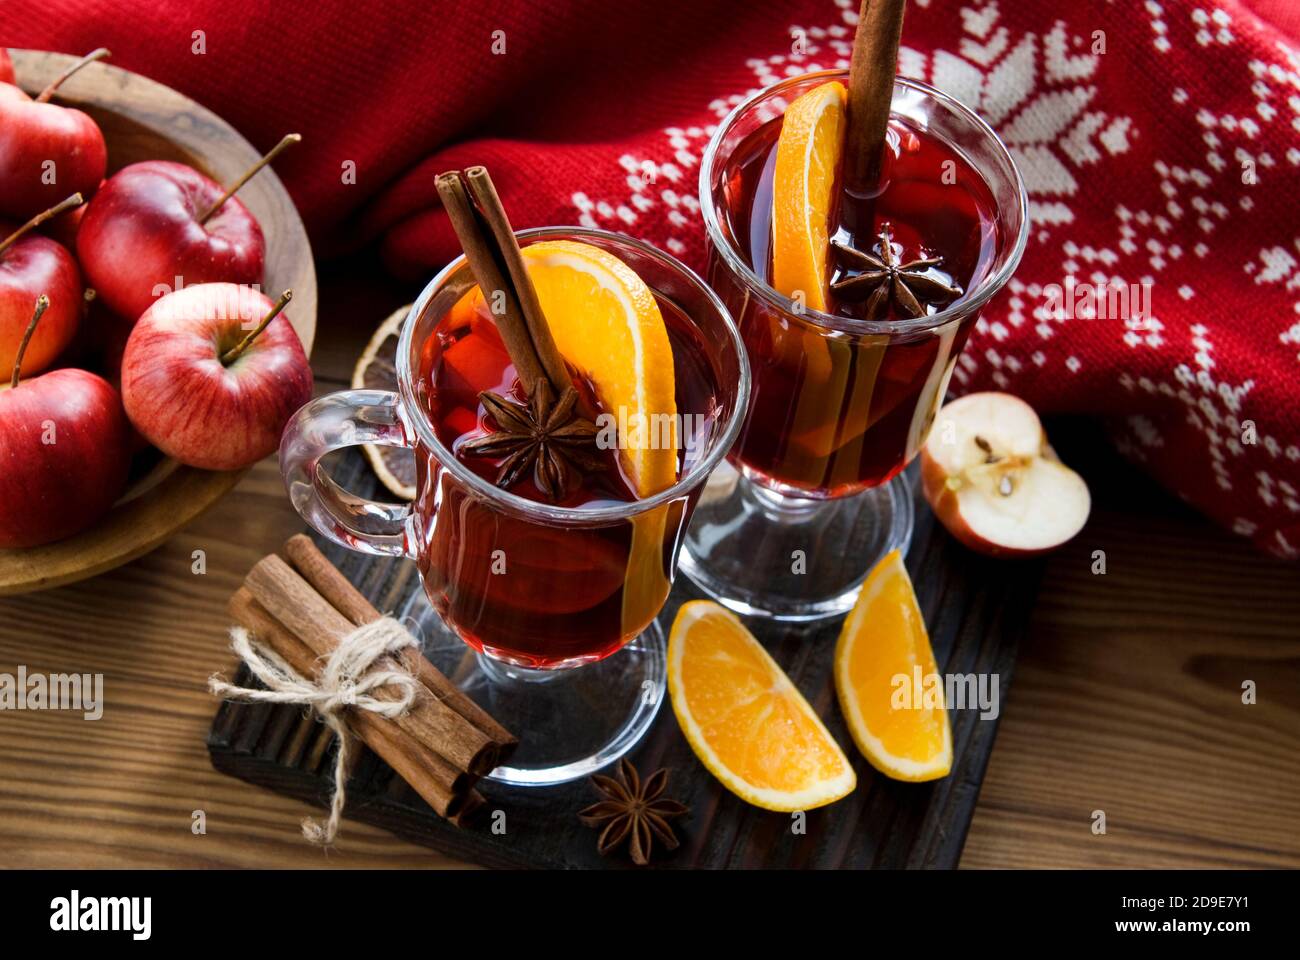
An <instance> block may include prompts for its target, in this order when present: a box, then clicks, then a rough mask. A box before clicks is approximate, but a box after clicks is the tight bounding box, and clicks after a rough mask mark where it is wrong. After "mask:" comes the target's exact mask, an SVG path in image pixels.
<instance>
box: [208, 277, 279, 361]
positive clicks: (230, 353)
mask: <svg viewBox="0 0 1300 960" xmlns="http://www.w3.org/2000/svg"><path fill="white" fill-rule="evenodd" d="M292 299H293V291H292V290H286V291H284V293H282V294H280V299H279V300H277V301H275V306H273V307H272V308H271V312H270V313H268V314H267V315H266V316H265V317H263V318H262V322H261V323H259V324H258V325H257V329H256V330H254V331H253V332H252V333H250V334H249V335H248V336H246V337H245V338H244V339H243V340H240V341H239V342H238V343H237V344H235V345H234V346H233V347H231V348H230V349H229V350H227V351H226V352H225V353H223V354H222V355H221V364H222V366H226V367H228V366H230V365H231V364H232V363H234V362H235V361H236V360H238V359H239V358H240V357H241V356H242V355H243V353H244V351H245V350H247V349H248V345H249V344H250V343H252V342H253V341H254V340H256V339H257V338H258V337H259V336H260V335H261V333H262V331H263V330H265V329H266V328H267V327H269V326H270V325H271V321H272V320H274V319H275V318H276V317H278V316H279V315H280V311H281V310H283V309H284V308H285V307H286V306H287V305H288V303H289V301H290V300H292Z"/></svg>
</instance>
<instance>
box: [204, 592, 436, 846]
mask: <svg viewBox="0 0 1300 960" xmlns="http://www.w3.org/2000/svg"><path fill="white" fill-rule="evenodd" d="M230 646H231V648H232V649H233V650H234V651H235V653H236V654H238V655H239V659H240V660H242V661H243V662H244V663H245V664H246V665H247V666H248V669H249V670H251V671H252V673H253V676H255V677H257V679H258V680H260V681H262V683H263V684H264V685H265V686H266V688H267V689H265V690H254V689H251V688H248V687H237V686H235V685H234V684H231V683H228V682H227V681H226V680H224V679H222V677H220V676H219V675H217V674H213V675H212V676H211V677H210V678H208V689H209V690H210V691H211V692H212V693H213V694H215V695H216V696H218V697H221V698H223V699H226V700H242V701H245V702H248V703H298V704H302V705H304V706H308V707H311V708H312V709H314V710H315V711H316V712H317V713H318V714H319V715H320V718H321V720H322V721H323V722H324V723H325V724H326V725H327V726H328V727H329V728H330V729H331V730H333V731H334V733H335V734H336V735H337V737H338V742H339V749H338V755H337V756H336V757H335V760H334V795H333V797H332V798H331V800H330V814H329V819H327V820H326V821H325V825H324V826H323V827H322V826H321V825H320V824H319V823H317V822H316V821H315V820H313V819H312V818H311V817H308V818H307V819H305V820H303V822H302V832H303V836H305V837H306V838H307V839H308V840H310V841H311V842H312V843H319V844H329V843H333V842H334V837H335V835H336V834H337V833H338V829H339V820H340V819H341V818H342V816H343V805H344V803H345V802H346V799H347V797H346V786H345V785H346V781H347V772H348V766H349V763H350V761H351V753H352V750H353V746H352V737H351V735H350V734H349V733H348V730H347V727H346V726H345V725H344V723H343V719H342V717H341V713H342V711H344V710H348V709H352V710H369V711H370V712H371V713H377V714H379V715H381V716H384V717H387V718H389V719H396V718H397V717H400V716H402V715H403V714H405V713H406V712H407V711H408V710H410V709H411V707H412V706H413V705H414V703H415V698H416V694H417V692H418V690H419V686H420V685H419V683H418V681H416V679H415V678H414V677H412V676H411V675H410V674H409V673H406V672H405V671H403V670H371V669H370V668H371V667H372V666H374V664H375V662H376V661H377V660H379V659H380V658H381V657H384V656H385V655H387V654H390V653H396V652H397V651H399V650H401V649H402V648H404V647H412V646H415V638H414V637H412V636H411V635H410V634H409V633H408V632H407V631H406V630H405V629H404V628H403V627H402V625H401V624H400V623H398V622H397V621H396V620H394V619H393V618H392V617H381V618H380V619H378V620H375V621H373V622H372V623H367V624H364V625H363V626H360V627H358V628H357V629H356V630H353V631H352V632H351V633H349V634H348V635H347V636H346V637H344V638H343V639H342V640H341V641H340V642H339V645H338V647H336V648H335V650H334V652H333V653H331V654H330V656H329V658H328V659H327V660H326V661H325V666H324V668H323V669H322V670H321V672H320V677H319V679H317V680H316V681H315V682H313V681H311V680H308V679H306V678H304V677H303V676H302V675H300V674H299V673H298V672H297V671H296V670H294V669H293V668H292V667H291V666H289V664H287V663H286V662H285V661H284V660H283V659H282V658H281V657H280V656H279V655H278V654H277V653H275V652H274V651H273V650H269V649H267V648H266V647H264V646H262V645H261V644H257V643H255V642H254V641H253V638H252V636H251V635H250V634H249V632H248V631H247V630H245V629H244V628H243V627H231V629H230ZM386 686H393V687H396V688H397V689H398V690H400V691H401V697H400V698H399V699H397V700H378V699H376V698H375V697H374V696H372V695H371V691H374V690H378V689H379V688H381V687H386Z"/></svg>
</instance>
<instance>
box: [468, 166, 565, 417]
mask: <svg viewBox="0 0 1300 960" xmlns="http://www.w3.org/2000/svg"><path fill="white" fill-rule="evenodd" d="M464 177H465V185H466V187H467V188H468V189H469V194H470V196H471V197H473V198H474V204H475V206H476V208H477V210H478V213H479V216H480V217H481V218H482V220H483V223H484V224H486V226H487V228H488V230H489V231H490V232H491V234H492V239H493V241H494V243H495V246H496V248H497V249H498V250H499V251H500V252H501V260H502V262H503V263H504V264H505V268H506V273H507V274H509V276H510V282H511V284H512V285H513V286H514V292H515V297H516V299H517V300H518V301H519V306H520V308H521V310H522V312H523V317H524V322H525V324H526V325H527V327H528V336H529V337H530V338H531V339H532V342H533V350H534V351H535V352H536V354H537V359H538V360H539V361H540V363H541V365H542V369H543V370H545V371H546V377H547V379H548V380H550V381H551V389H552V390H554V391H555V392H554V394H552V395H553V396H556V397H561V396H563V395H564V391H566V390H568V389H570V388H571V387H572V386H573V381H572V380H570V379H569V368H568V367H566V366H565V365H564V357H563V355H561V353H560V348H559V347H557V346H556V345H555V338H554V337H553V336H551V328H550V326H549V325H548V324H547V323H546V314H544V313H542V305H541V303H540V302H539V301H538V299H537V290H536V289H535V288H534V287H533V281H532V278H531V277H529V276H528V269H527V268H526V267H525V266H524V257H523V254H522V253H520V252H519V242H518V241H517V240H516V239H515V232H514V230H513V229H511V227H510V219H509V217H507V216H506V210H505V207H504V206H503V205H502V203H501V198H500V196H498V195H497V188H496V186H495V185H494V184H493V183H492V177H491V175H490V174H489V173H488V172H487V167H469V168H467V169H466V170H465V174H464Z"/></svg>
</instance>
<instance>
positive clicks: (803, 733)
mask: <svg viewBox="0 0 1300 960" xmlns="http://www.w3.org/2000/svg"><path fill="white" fill-rule="evenodd" d="M668 692H669V695H670V696H671V698H672V703H673V712H674V713H676V714H677V722H678V724H679V725H680V726H681V728H682V733H683V734H685V736H686V740H687V742H689V743H690V745H691V749H692V750H694V751H695V755H696V756H697V757H699V758H700V762H701V763H703V764H704V766H705V767H707V768H708V770H709V772H710V773H712V774H713V775H714V776H715V777H717V778H718V780H720V781H721V782H722V785H723V786H725V787H726V788H727V789H728V790H730V791H731V792H732V793H734V794H736V796H738V797H740V798H741V799H742V800H744V801H746V802H747V803H752V804H753V805H754V806H756V807H762V808H763V809H765V810H778V811H783V812H792V811H796V810H812V809H813V808H815V807H822V806H825V805H826V804H828V803H834V802H835V801H836V800H839V799H840V798H842V797H844V796H846V795H847V794H849V793H851V792H852V791H853V788H854V787H856V786H857V782H858V780H857V775H856V774H855V773H854V772H853V767H852V765H851V764H850V763H849V759H848V757H846V756H845V755H844V751H843V750H841V749H840V746H839V744H837V743H836V742H835V740H834V738H833V737H831V735H830V732H829V731H828V730H827V729H826V727H825V726H824V725H823V724H822V722H821V720H820V719H818V717H817V714H816V713H815V712H814V711H813V708H812V707H811V706H809V705H808V701H807V700H805V699H804V698H803V695H802V694H800V693H799V691H798V690H797V689H795V686H794V684H793V683H791V682H790V678H789V677H787V676H786V675H785V673H784V672H783V671H782V670H781V668H780V667H779V666H777V664H776V661H775V660H773V659H772V657H771V656H770V655H769V654H768V652H767V651H766V650H764V649H763V647H762V646H761V645H760V644H759V642H758V641H757V640H755V639H754V636H753V634H751V633H750V632H749V631H748V630H746V629H745V627H744V625H743V624H742V623H741V622H740V620H739V619H738V618H737V617H736V616H735V614H733V613H731V612H730V611H729V610H726V609H724V608H723V607H721V606H719V605H718V604H716V603H713V602H712V601H710V600H693V601H690V602H688V603H684V604H682V608H681V610H679V611H678V613H677V619H676V620H675V621H674V622H673V629H672V633H671V635H670V637H669V640H668Z"/></svg>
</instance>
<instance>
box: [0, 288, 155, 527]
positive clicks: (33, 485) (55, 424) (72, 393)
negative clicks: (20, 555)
mask: <svg viewBox="0 0 1300 960" xmlns="http://www.w3.org/2000/svg"><path fill="white" fill-rule="evenodd" d="M45 303H46V301H44V299H43V298H42V301H41V306H38V307H37V310H36V316H35V317H34V318H32V319H31V321H30V322H31V324H32V325H37V326H39V322H40V319H41V313H42V311H43V308H44V305H45ZM21 364H22V358H21V356H20V357H19V358H18V360H17V362H16V363H15V365H14V372H13V377H12V379H11V381H10V382H9V383H7V384H4V385H2V386H0V548H5V549H11V548H15V547H33V546H36V545H38V544H42V543H49V542H51V541H54V540H61V539H63V538H64V537H69V536H72V535H73V534H74V533H78V532H80V531H81V530H84V529H86V528H87V527H89V526H90V525H91V524H93V523H94V522H95V521H96V520H98V519H99V518H100V517H102V516H103V515H104V514H105V513H107V512H108V510H109V508H110V507H112V505H113V503H114V501H116V500H117V498H118V496H120V495H121V493H122V491H123V490H124V489H125V487H126V480H127V471H128V470H129V468H130V462H131V457H130V454H129V453H128V451H127V430H128V429H129V426H128V424H127V421H126V416H125V415H124V414H123V412H122V404H121V400H120V399H119V397H118V394H117V391H116V390H114V389H113V388H112V387H111V386H110V385H109V384H108V383H107V382H106V381H105V380H104V379H103V378H102V377H97V376H95V374H93V373H88V372H86V371H85V370H71V369H64V370H55V371H53V372H51V373H46V374H42V375H41V376H37V377H32V378H31V379H28V380H19V372H20V370H21Z"/></svg>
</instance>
